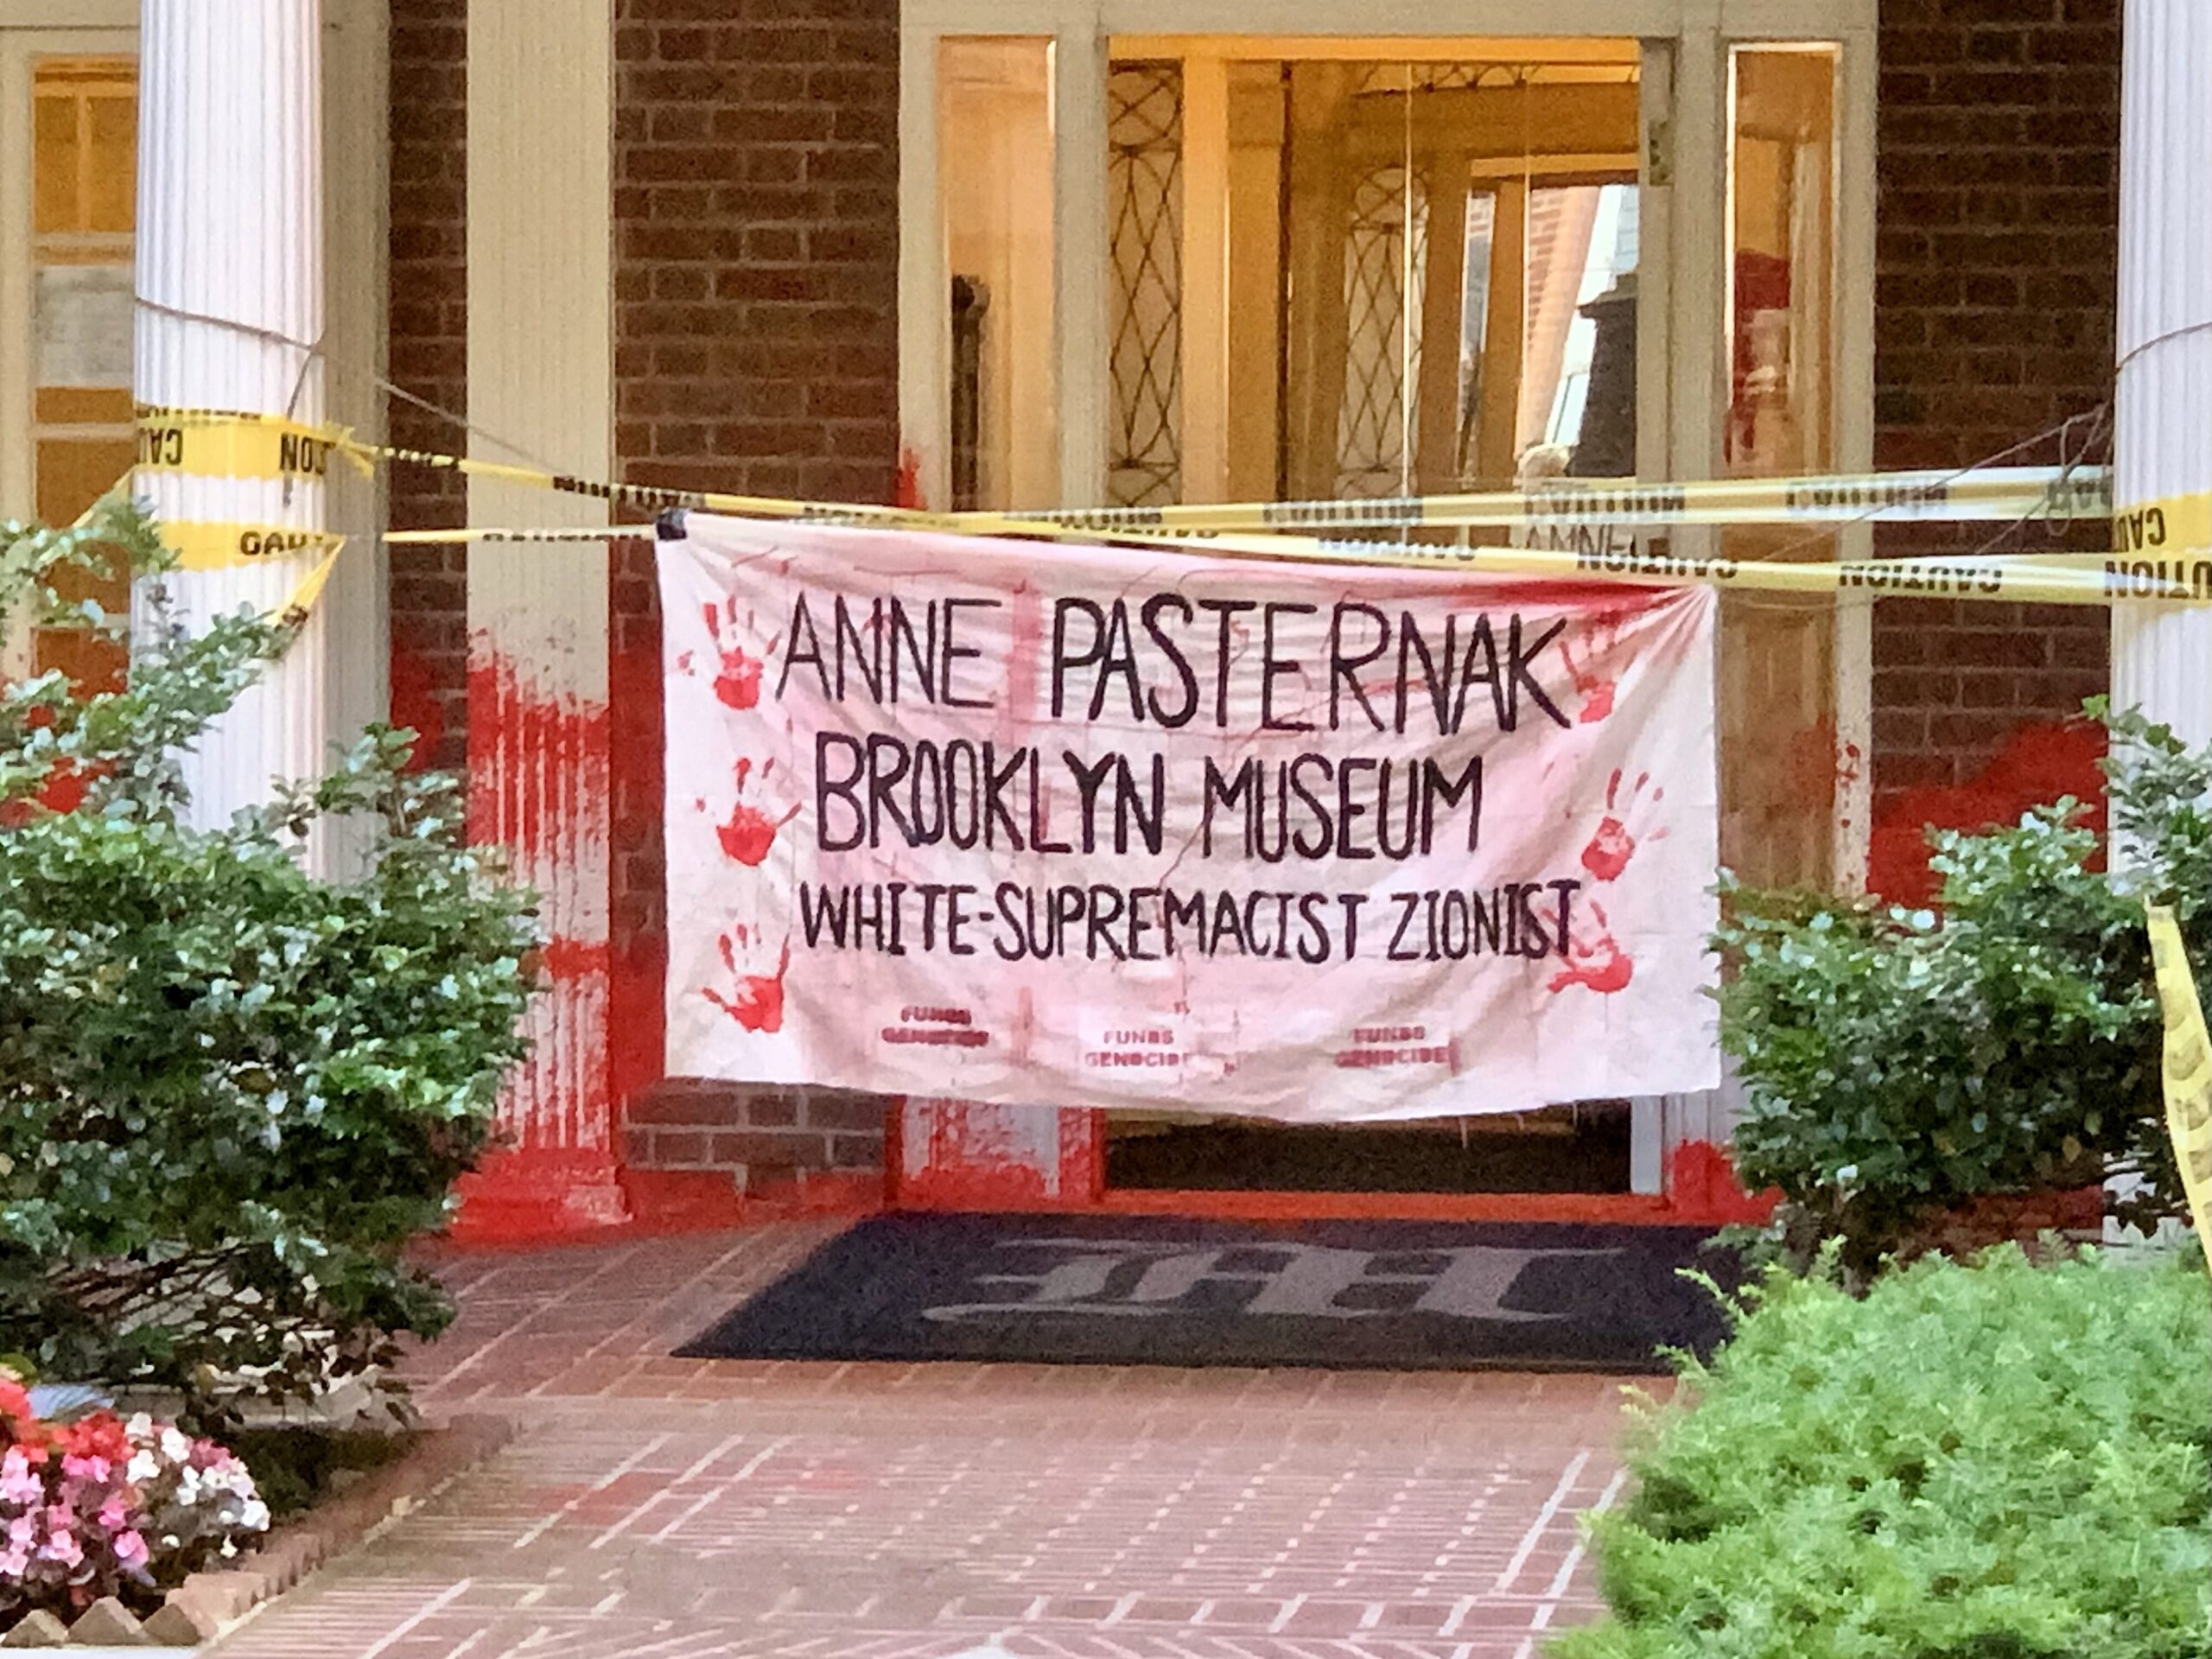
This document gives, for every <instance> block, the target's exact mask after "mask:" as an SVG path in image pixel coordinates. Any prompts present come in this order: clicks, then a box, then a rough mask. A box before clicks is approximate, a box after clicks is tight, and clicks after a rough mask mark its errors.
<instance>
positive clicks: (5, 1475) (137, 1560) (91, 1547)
mask: <svg viewBox="0 0 2212 1659" xmlns="http://www.w3.org/2000/svg"><path fill="white" fill-rule="evenodd" d="M268 1525H269V1510H268V1509H267V1508H266V1507H265V1506H264V1504H263V1503H262V1502H261V1499H260V1497H258V1495H257V1493H256V1492H255V1491H254V1484H253V1479H252V1477H251V1476H250V1475H249V1474H247V1472H246V1470H245V1465H244V1464H242V1463H240V1462H239V1461H238V1459H237V1458H235V1457H233V1456H232V1454H231V1453H230V1452H226V1450H224V1449H223V1448H222V1447H221V1446H217V1445H216V1444H215V1443H214V1442H213V1441H212V1440H194V1439H193V1438H191V1437H190V1436H189V1435H188V1434H185V1433H183V1432H182V1431H181V1430H180V1429H178V1428H177V1427H176V1426H175V1424H174V1423H157V1422H156V1421H154V1420H153V1419H152V1418H150V1417H147V1416H144V1415H143V1414H142V1415H139V1416H135V1417H133V1418H131V1419H130V1421H128V1422H125V1421H123V1420H122V1419H121V1418H118V1416H116V1415H115V1414H114V1413H112V1412H107V1411H102V1412H96V1413H94V1414H92V1415H91V1416H89V1417H85V1418H80V1419H79V1420H78V1421H74V1422H71V1423H46V1422H41V1421H39V1419H38V1418H37V1416H36V1415H35V1414H34V1413H33V1412H32V1410H31V1404H30V1399H29V1395H27V1394H26V1393H25V1392H24V1390H23V1389H22V1385H21V1383H19V1382H17V1381H16V1379H15V1378H14V1377H12V1376H10V1375H9V1374H7V1373H6V1372H4V1371H0V1627H4V1626H6V1625H8V1624H12V1623H13V1622H14V1621H15V1619H16V1618H18V1617H19V1616H21V1615H22V1614H24V1613H30V1612H37V1611H48V1612H54V1613H57V1614H60V1615H61V1616H62V1617H64V1618H68V1617H71V1616H73V1615H74V1614H76V1613H78V1612H80V1611H83V1610H84V1609H85V1608H86V1607H88V1606H90V1605H92V1603H93V1602H95V1601H97V1600H99V1599H100V1598H101V1597H103V1596H118V1595H119V1596H123V1597H124V1598H126V1599H131V1600H136V1601H138V1602H139V1603H140V1604H141V1605H142V1606H147V1605H150V1603H151V1601H152V1600H153V1599H154V1597H153V1594H152V1592H157V1591H160V1590H162V1589H167V1588H170V1587H173V1586H176V1585H178V1584H181V1583H182V1582H183V1581H184V1580H185V1578H186V1577H187V1576H188V1574H190V1573H195V1572H197V1571H198V1570H199V1569H200V1568H201V1567H207V1566H208V1565H210V1564H211V1563H213V1562H214V1561H217V1560H227V1559H228V1558H230V1557H231V1556H233V1555H235V1554H238V1549H239V1548H240V1546H241V1545H242V1544H244V1543H245V1542H247V1541H251V1539H252V1538H254V1537H255V1536H257V1535H258V1534H260V1533H262V1532H263V1531H264V1530H266V1529H267V1528H268Z"/></svg>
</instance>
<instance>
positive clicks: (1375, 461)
mask: <svg viewBox="0 0 2212 1659" xmlns="http://www.w3.org/2000/svg"><path fill="white" fill-rule="evenodd" d="M1408 219H1410V220H1411V238H1412V239H1411V245H1410V246H1408ZM1427 260H1428V197H1427V192H1426V190H1425V189H1424V188H1422V185H1421V179H1420V177H1419V175H1409V174H1408V172H1407V171H1406V169H1405V168H1402V167H1397V166H1390V167H1379V168H1375V169H1374V170H1373V171H1371V172H1370V173H1369V174H1368V175H1366V176H1365V177H1364V178H1363V179H1361V180H1360V181H1359V184H1358V186H1357V188H1356V189H1355V190H1354V191H1353V192H1352V200H1351V234H1350V235H1349V237H1348V238H1346V240H1345V244H1344V327H1345V334H1346V339H1345V351H1344V404H1343V405H1342V407H1341V409H1340V410H1339V411H1338V417H1337V490H1338V493H1339V494H1340V495H1344V496H1348V497H1353V496H1376V495H1395V494H1396V493H1399V492H1400V491H1401V490H1402V489H1404V488H1405V487H1406V486H1407V477H1408V457H1410V456H1412V455H1414V454H1418V453H1419V451H1420V448H1421V434H1420V432H1419V430H1418V429H1417V426H1418V410H1417V403H1418V400H1417V399H1416V398H1414V397H1413V396H1412V395H1411V390H1410V389H1411V388H1413V387H1414V386H1417V385H1420V384H1421V307H1420V306H1419V305H1418V304H1414V305H1411V306H1409V305H1408V303H1407V296H1408V294H1413V295H1418V294H1420V293H1421V292H1422V289H1423V285H1424V283H1425V280H1426V277H1427Z"/></svg>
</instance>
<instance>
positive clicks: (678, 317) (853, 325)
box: [610, 0, 899, 1210]
mask: <svg viewBox="0 0 2212 1659" xmlns="http://www.w3.org/2000/svg"><path fill="white" fill-rule="evenodd" d="M614 15H615V39H614V50H615V65H614V76H615V82H614V181H613V183H614V294H615V318H614V334H615V348H614V353H615V354H614V365H615V410H616V429H615V450H616V455H617V457H618V460H619V462H620V465H621V467H622V468H623V474H624V476H625V477H626V478H628V479H630V480H633V481H637V482H641V483H654V484H671V485H687V486H694V487H700V488H706V489H719V490H730V491H737V492H743V493H759V494H768V495H786V496H804V497H809V498H812V499H826V500H850V501H882V502H888V501H890V500H892V499H893V498H894V495H895V493H896V491H897V487H898V472H899V421H898V391H899V385H898V383H899V358H898V310H899V307H898V264H899V262H898V221H899V201H898V192H899V157H898V149H897V138H898V121H899V72H898V61H899V21H898V20H899V8H898V4H897V0H847V3H841V4H839V5H837V6H836V7H834V8H833V7H827V6H823V5H822V4H821V3H819V0H729V3H727V4H724V5H721V6H717V7H715V8H712V9H711V10H708V9H702V7H700V6H699V5H697V4H696V3H693V0H616V5H615V14H614ZM613 604H614V620H613V628H614V637H613V658H612V662H611V664H610V681H611V687H612V696H613V722H614V725H615V728H616V729H617V730H619V731H620V733H621V734H622V741H621V742H620V744H618V745H617V746H616V749H615V753H614V780H613V789H614V825H615V828H614V843H615V849H616V851H615V861H614V865H613V890H614V891H613V957H614V975H615V978H614V988H613V996H614V1001H613V1023H614V1028H615V1032H616V1038H615V1048H614V1055H613V1065H614V1077H615V1091H616V1094H617V1096H618V1097H619V1098H620V1100H621V1101H623V1102H624V1103H625V1111H626V1123H627V1125H628V1127H627V1129H626V1134H625V1136H624V1141H623V1145H624V1149H625V1161H626V1165H627V1166H629V1167H630V1168H631V1169H632V1170H633V1171H635V1170H639V1169H645V1170H651V1171H659V1172H663V1173H670V1174H680V1175H681V1176H682V1177H683V1179H684V1180H686V1181H688V1182H690V1183H691V1184H692V1185H695V1186H706V1185H712V1186H714V1187H715V1188H717V1189H718V1190H720V1191H721V1192H729V1191H731V1190H733V1189H734V1188H735V1187H736V1186H737V1185H738V1184H739V1181H740V1178H741V1177H742V1178H743V1180H744V1181H745V1183H746V1184H747V1185H750V1186H751V1187H753V1189H754V1190H758V1189H759V1188H760V1185H762V1183H763V1181H764V1180H766V1182H767V1183H769V1184H770V1185H782V1184H783V1183H784V1182H785V1180H787V1179H793V1178H796V1177H798V1176H800V1175H802V1174H804V1173H810V1172H823V1171H829V1170H838V1171H849V1170H853V1169H855V1168H858V1169H869V1168H878V1167H880V1166H881V1162H882V1157H883V1131H884V1122H885V1103H882V1102H880V1101H875V1100H872V1099H869V1098H867V1097H864V1096H851V1095H841V1094H835V1093H829V1092H816V1091H808V1090H746V1089H742V1088H737V1087H733V1086H729V1085H721V1084H702V1083H697V1082H687V1081H683V1080H675V1081H664V1080H663V1079H662V1077H661V999H662V996H663V977H664V968H665V964H666V960H667V931H666V929H667V923H666V906H665V899H664V893H663V887H662V884H663V881H664V865H663V857H662V849H661V836H660V791H661V778H660V770H659V766H660V728H659V718H660V711H659V702H658V699H659V696H660V685H659V677H660V616H659V610H658V600H657V596H656V593H655V589H654V585H653V579H652V550H651V548H650V546H648V545H646V544H645V543H636V544H631V545H626V546H624V547H622V548H619V549H618V550H617V553H616V564H615V569H614V578H613ZM650 1202H651V1201H650V1200H648V1199H645V1198H639V1205H640V1208H641V1210H642V1209H644V1208H645V1207H648V1206H649V1205H650Z"/></svg>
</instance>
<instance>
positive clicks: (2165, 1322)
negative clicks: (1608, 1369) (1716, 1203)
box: [1550, 1245, 2212, 1659]
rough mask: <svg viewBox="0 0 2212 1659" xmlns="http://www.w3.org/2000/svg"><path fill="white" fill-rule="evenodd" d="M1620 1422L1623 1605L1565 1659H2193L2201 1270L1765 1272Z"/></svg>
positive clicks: (2197, 1617) (2208, 1425) (2206, 1518)
mask: <svg viewBox="0 0 2212 1659" xmlns="http://www.w3.org/2000/svg"><path fill="white" fill-rule="evenodd" d="M1745 1299H1746V1302H1747V1304H1748V1311H1745V1309H1744V1308H1739V1309H1738V1312H1737V1317H1736V1323H1737V1330H1736V1333H1735V1335H1734V1337H1733V1338H1732V1340H1731V1341H1730V1342H1729V1343H1728V1344H1726V1346H1725V1347H1723V1348H1722V1349H1721V1351H1719V1354H1718V1355H1717V1356H1716V1357H1714V1359H1713V1362H1712V1363H1711V1366H1710V1368H1709V1369H1707V1368H1702V1367H1700V1366H1698V1365H1697V1364H1696V1363H1694V1362H1692V1363H1688V1365H1687V1367H1686V1371H1685V1376H1684V1379H1683V1383H1682V1385H1681V1388H1682V1392H1681V1397H1680V1398H1679V1399H1678V1401H1677V1402H1675V1403H1672V1404H1669V1405H1667V1406H1664V1407H1647V1408H1645V1409H1644V1411H1643V1413H1641V1414H1640V1421H1638V1423H1637V1426H1636V1427H1635V1428H1634V1429H1633V1430H1632V1431H1631V1442H1630V1446H1631V1449H1630V1463H1631V1466H1632V1468H1633V1470H1634V1472H1635V1473H1636V1475H1637V1477H1638V1478H1639V1481H1640V1485H1639V1487H1638V1489H1637V1492H1636V1495H1635V1496H1634V1497H1632V1498H1631V1499H1630V1501H1629V1503H1627V1504H1626V1505H1625V1506H1624V1508H1623V1509H1621V1510H1618V1511H1616V1512H1614V1513H1612V1514H1608V1515H1604V1516H1599V1517H1598V1518H1597V1519H1596V1520H1595V1521H1594V1522H1592V1527H1591V1532H1592V1541H1593V1543H1594V1546H1595V1549H1596V1554H1597V1559H1598V1561H1599V1574H1600V1579H1601V1582H1602V1584H1603V1586H1604V1590H1605V1598H1606V1600H1607V1601H1608V1603H1609V1604H1610V1605H1611V1610H1612V1611H1611V1617H1610V1618H1607V1619H1606V1620H1605V1621H1604V1622H1603V1623H1600V1624H1595V1625H1592V1626H1589V1627H1586V1628H1585V1629H1582V1630H1576V1631H1573V1632H1572V1633H1571V1634H1569V1635H1567V1637H1564V1638H1563V1639H1561V1640H1560V1641H1559V1642H1557V1643H1554V1645H1553V1647H1552V1648H1551V1649H1550V1653H1551V1656H1552V1659H2088V1656H2091V1655H2094V1656H2095V1659H2202V1656H2203V1655H2205V1654H2207V1653H2212V1413H2208V1411H2207V1408H2206V1389H2207V1387H2208V1383H2207V1378H2208V1377H2212V1296H2208V1294H2207V1286H2206V1281H2205V1274H2204V1270H2203V1268H2202V1263H2201V1261H2200V1262H2196V1263H2194V1264H2191V1265H2189V1266H2181V1265H2176V1264H2171V1263H2170V1264H2167V1265H2164V1266H2161V1267H2156V1268H2115V1267H2112V1266H2109V1265H2107V1263H2106V1262H2101V1261H2100V1260H2098V1259H2096V1258H2095V1257H2094V1255H2091V1256H2089V1257H2088V1258H2087V1259H2084V1260H2082V1261H2079V1262H2069V1263H2066V1264H2063V1265H2061V1266H2057V1267H2053V1268H2031V1266H2029V1265H2028V1263H2027V1262H2026V1260H2025V1258H2024V1256H2022V1255H2021V1254H2020V1252H2019V1251H2018V1249H2016V1248H2014V1247H2012V1246H2009V1245H2008V1246H2005V1247H2004V1248H2003V1249H1999V1250H1998V1251H1995V1252H1993V1253H1991V1254H1990V1255H1988V1256H1986V1257H1985V1258H1984V1259H1983V1260H1982V1261H1981V1262H1980V1264H1979V1265H1977V1266H1974V1267H1971V1268H1969V1267H1961V1266H1959V1265H1957V1264H1955V1263H1953V1262H1948V1261H1945V1260H1943V1259H1942V1258H1940V1257H1930V1258H1927V1259H1924V1260H1923V1261H1922V1262H1919V1263H1917V1264H1916V1265H1914V1266H1912V1267H1910V1268H1904V1269H1902V1270H1900V1271H1897V1272H1895V1273H1892V1274H1888V1275H1885V1277H1883V1278H1882V1279H1881V1280H1879V1281H1877V1282H1876V1283H1875V1284H1874V1286H1873V1287H1872V1289H1871V1291H1870V1292H1869V1293H1868V1294H1867V1295H1866V1298H1865V1299H1864V1300H1854V1299H1853V1298H1852V1297H1851V1296H1849V1295H1848V1294H1846V1293H1845V1292H1844V1291H1843V1290H1841V1289H1840V1288H1839V1287H1837V1286H1836V1285H1834V1283H1833V1282H1830V1281H1827V1280H1826V1279H1824V1278H1821V1277H1814V1278H1807V1279H1799V1278H1795V1277H1792V1276H1790V1275H1789V1274H1787V1273H1786V1272H1784V1271H1783V1269H1781V1268H1774V1269H1771V1270H1770V1273H1769V1274H1768V1276H1767V1277H1766V1279H1765V1280H1764V1282H1763V1283H1762V1284H1758V1285H1755V1286H1754V1287H1752V1288H1751V1290H1750V1291H1749V1292H1747V1293H1745Z"/></svg>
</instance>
